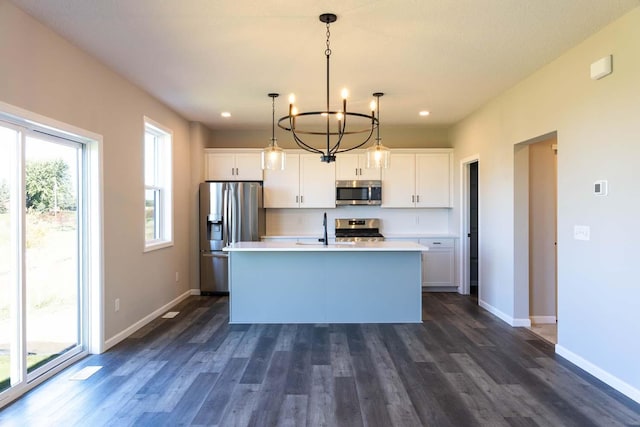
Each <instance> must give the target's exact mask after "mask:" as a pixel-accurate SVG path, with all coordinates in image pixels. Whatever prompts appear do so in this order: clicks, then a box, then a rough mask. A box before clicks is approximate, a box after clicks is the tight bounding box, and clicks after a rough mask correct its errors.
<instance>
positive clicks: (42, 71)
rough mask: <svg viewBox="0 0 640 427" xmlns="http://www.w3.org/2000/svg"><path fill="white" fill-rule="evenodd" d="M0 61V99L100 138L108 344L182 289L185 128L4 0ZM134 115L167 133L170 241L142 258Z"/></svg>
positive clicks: (138, 126) (0, 4)
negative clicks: (171, 191)
mask: <svg viewBox="0 0 640 427" xmlns="http://www.w3.org/2000/svg"><path fill="white" fill-rule="evenodd" d="M0 64H2V65H1V66H0V101H3V102H6V103H8V104H11V105H14V106H17V107H20V108H23V109H25V110H29V111H32V112H35V113H37V114H40V115H43V116H47V117H50V118H53V119H56V120H58V121H61V122H65V123H68V124H71V125H73V126H77V127H79V128H83V129H86V130H89V131H91V132H94V133H97V134H100V135H102V136H103V137H104V140H103V141H104V144H103V148H104V150H103V153H104V157H103V166H104V266H105V274H104V277H105V297H106V302H105V322H106V323H105V338H106V339H107V340H108V339H109V338H112V337H114V336H116V335H117V334H118V333H120V332H122V331H123V330H125V329H127V328H128V327H130V326H131V325H133V324H134V323H136V322H138V321H140V320H141V319H143V318H144V317H146V316H148V315H149V314H150V313H152V312H154V311H155V310H157V309H158V308H160V307H162V306H163V305H165V304H167V303H168V302H170V301H172V300H174V299H175V298H176V297H178V296H179V295H181V294H184V293H185V292H187V291H188V290H189V282H190V278H189V271H190V269H189V247H190V241H189V238H190V232H189V226H190V215H191V209H192V204H193V200H192V194H191V193H192V192H191V191H190V189H191V176H190V171H189V168H190V162H191V159H190V147H189V124H188V122H187V121H185V120H184V119H183V118H181V117H180V116H179V115H177V114H176V113H175V112H173V111H171V110H170V109H168V108H167V107H166V106H164V105H163V104H161V103H160V102H159V101H157V100H156V99H154V98H152V97H151V96H149V95H148V94H146V93H145V92H143V91H142V90H141V89H139V88H138V87H136V86H134V85H132V84H131V83H129V82H127V81H126V80H125V79H123V78H122V77H121V76H119V75H117V74H115V73H114V72H113V71H111V70H109V69H108V68H106V67H105V66H103V65H102V64H100V63H99V62H98V61H97V60H95V59H94V58H92V57H91V56H89V55H87V54H86V53H84V52H82V51H81V50H79V49H78V48H76V47H75V46H73V45H72V44H70V43H68V42H67V41H65V40H63V39H62V38H60V37H59V36H58V35H57V34H55V33H53V32H52V31H51V30H49V29H48V28H46V27H44V26H43V25H41V24H40V23H38V22H37V21H35V20H34V19H32V18H31V17H30V16H28V15H26V14H25V13H23V12H22V11H21V10H19V9H18V8H16V7H15V6H14V5H13V4H11V3H10V2H8V1H7V0H0ZM143 116H148V117H149V118H151V119H153V120H155V121H157V122H158V123H160V124H162V125H163V126H166V127H168V128H169V129H171V130H173V132H174V134H173V136H174V139H173V156H174V164H173V166H174V169H173V173H174V175H173V186H174V242H175V244H174V246H173V247H170V248H166V249H161V250H157V251H153V252H149V253H143V247H144V217H143V209H144V204H143V189H144V183H143V146H142V141H143V133H144V125H143ZM176 271H177V272H179V273H180V281H179V282H178V283H176V282H175V272H176ZM115 298H120V302H121V305H120V311H119V312H118V313H116V312H114V302H113V301H114V299H115Z"/></svg>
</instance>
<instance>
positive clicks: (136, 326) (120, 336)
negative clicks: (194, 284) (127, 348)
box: [103, 289, 200, 352]
mask: <svg viewBox="0 0 640 427" xmlns="http://www.w3.org/2000/svg"><path fill="white" fill-rule="evenodd" d="M194 292H197V293H194ZM191 295H200V289H189V290H188V291H187V292H185V293H183V294H182V295H180V296H178V297H177V298H176V299H174V300H173V301H171V302H168V303H167V304H165V305H163V306H162V307H160V308H159V309H157V310H156V311H154V312H153V313H151V314H149V315H147V316H145V317H143V318H142V319H140V320H138V321H137V322H136V323H134V324H133V325H131V326H129V327H128V328H127V329H125V330H124V331H122V332H120V333H118V334H116V335H114V336H113V337H111V338H109V339H108V340H106V341H105V342H104V346H103V352H104V351H107V350H109V349H110V348H111V347H113V346H114V345H116V344H118V343H119V342H120V341H123V340H124V339H126V338H127V337H129V336H130V335H131V334H133V333H134V332H135V331H137V330H138V329H140V328H142V327H143V326H145V325H147V324H148V323H150V322H151V321H152V320H154V319H155V318H157V317H160V316H161V315H163V314H164V313H165V312H166V311H167V310H169V309H170V308H171V307H173V306H175V305H177V304H178V303H180V302H182V301H183V300H185V299H187V298H188V297H190V296H191Z"/></svg>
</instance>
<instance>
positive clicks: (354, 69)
mask: <svg viewBox="0 0 640 427" xmlns="http://www.w3.org/2000/svg"><path fill="white" fill-rule="evenodd" d="M12 1H13V3H15V4H16V5H17V6H18V7H20V8H22V9H23V10H25V11H26V12H27V13H29V14H30V15H32V16H34V17H35V18H36V19H38V20H39V21H41V22H43V23H44V24H45V25H47V26H49V27H51V28H52V29H53V30H54V31H56V32H57V33H59V34H61V35H62V36H63V37H65V38H66V39H68V40H70V41H71V42H72V43H74V44H75V45H77V46H79V47H80V48H81V49H83V50H85V51H87V52H89V53H90V54H91V55H93V56H95V57H97V58H98V59H99V60H100V61H102V62H103V63H105V64H106V65H107V66H109V67H110V68H112V69H114V70H116V71H117V72H118V73H120V74H121V75H123V76H124V77H126V78H127V79H128V80H130V81H132V82H134V83H135V84H137V85H139V86H140V87H142V88H143V89H145V90H146V91H148V92H149V93H151V94H152V95H154V96H155V97H157V98H158V99H160V100H162V101H163V102H164V103H166V104H168V105H169V106H171V107H172V108H173V109H175V110H176V111H177V112H179V113H180V114H181V115H183V116H184V117H185V118H187V119H189V120H191V121H199V122H202V123H204V124H206V125H207V126H208V127H210V128H212V129H242V128H268V127H270V124H271V99H270V98H269V97H268V96H267V93H269V92H279V93H280V94H281V95H282V96H281V97H279V98H278V99H277V101H276V116H282V115H285V114H286V112H287V108H288V101H287V96H286V95H288V94H289V93H295V94H296V97H297V104H298V106H299V108H300V109H301V110H302V111H308V110H319V109H322V108H323V107H324V103H325V100H324V96H325V84H326V83H325V54H324V51H325V37H326V28H325V25H324V24H323V23H321V22H320V21H319V19H318V16H319V15H320V14H321V13H324V12H332V13H335V14H337V15H338V20H337V22H335V23H334V24H332V25H331V27H330V29H331V49H332V55H331V84H332V89H331V96H332V104H334V103H333V101H336V104H337V102H339V97H340V89H341V88H342V87H348V88H349V91H350V93H351V95H350V98H349V105H348V107H349V108H348V109H349V110H354V111H361V112H366V110H368V105H369V102H370V100H371V99H372V96H371V94H372V93H373V92H378V91H380V92H384V93H385V96H384V97H383V98H382V99H381V102H380V104H381V121H382V124H383V126H384V125H386V124H389V125H410V126H432V125H444V126H446V125H450V124H452V123H455V122H457V121H458V120H460V119H462V118H464V117H465V116H467V115H468V114H470V113H471V112H473V111H474V110H475V109H477V108H478V107H480V106H481V105H483V104H484V103H486V102H487V101H488V100H489V99H491V98H492V97H494V96H496V95H498V94H499V93H501V92H503V91H504V90H506V89H508V88H509V87H511V86H512V85H514V84H515V83H517V82H518V81H520V80H521V79H523V78H524V77H526V76H528V75H529V74H531V73H533V72H534V71H536V70H537V69H539V68H540V67H542V66H543V65H545V64H547V63H548V62H550V61H552V60H553V59H555V58H557V57H558V56H560V55H561V54H562V53H563V52H564V51H566V50H567V49H569V48H571V47H572V46H575V45H576V44H578V43H579V42H580V41H582V40H584V39H585V38H587V37H588V36H589V35H591V34H593V33H594V32H596V31H597V30H598V29H600V28H602V27H603V26H605V25H606V24H607V23H609V22H611V21H613V20H615V19H616V18H618V17H620V16H622V15H623V14H625V13H626V12H628V11H630V10H631V9H633V8H634V7H637V6H638V5H639V4H640V0H604V1H603V0H324V1H322V2H320V1H313V2H311V1H293V0H291V1H284V0H241V1H229V0H164V1H158V0H134V1H132V0H110V1H86V0H47V1H42V0H12ZM596 59H598V58H593V60H594V61H595V60H596ZM588 70H589V64H585V73H588ZM335 106H337V105H335ZM334 108H335V107H334ZM420 110H428V111H430V112H431V114H430V115H429V116H428V117H420V116H419V115H418V112H419V111H420ZM223 111H229V112H230V113H231V117H230V118H227V119H225V118H222V117H221V116H220V113H221V112H223Z"/></svg>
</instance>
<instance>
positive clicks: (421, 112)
mask: <svg viewBox="0 0 640 427" xmlns="http://www.w3.org/2000/svg"><path fill="white" fill-rule="evenodd" d="M418 114H420V115H421V116H422V117H426V116H428V115H429V114H430V113H429V112H428V111H426V110H423V111H420V113H418Z"/></svg>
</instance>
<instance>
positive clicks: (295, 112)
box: [291, 107, 298, 116]
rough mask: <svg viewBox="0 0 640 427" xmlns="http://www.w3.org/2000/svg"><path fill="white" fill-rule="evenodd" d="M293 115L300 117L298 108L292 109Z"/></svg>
mask: <svg viewBox="0 0 640 427" xmlns="http://www.w3.org/2000/svg"><path fill="white" fill-rule="evenodd" d="M291 115H292V116H297V115H298V108H297V107H291Z"/></svg>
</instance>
